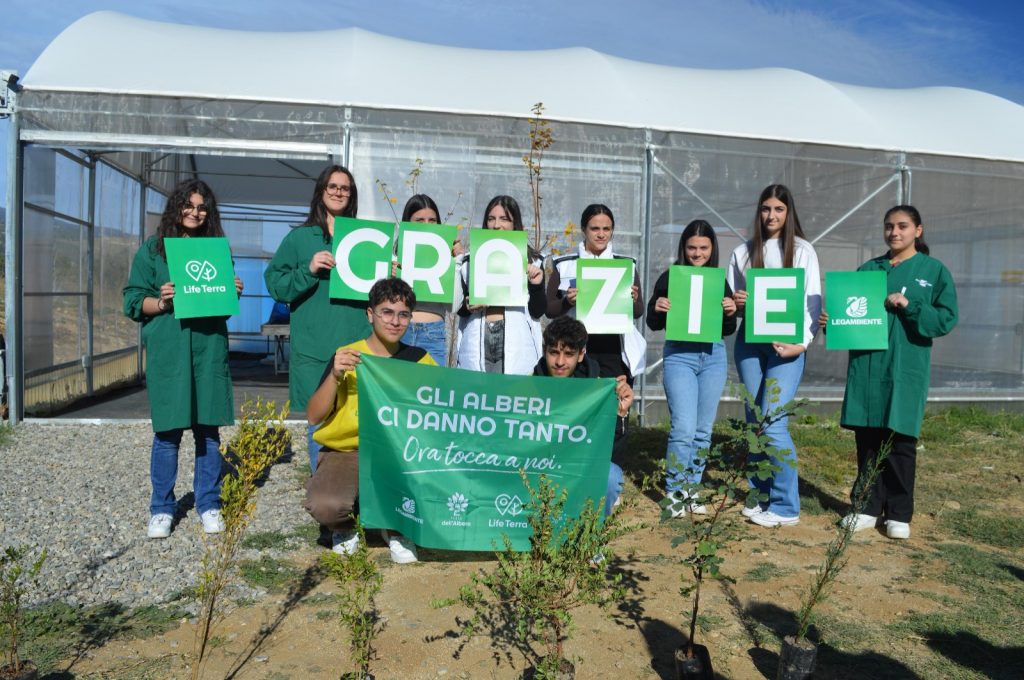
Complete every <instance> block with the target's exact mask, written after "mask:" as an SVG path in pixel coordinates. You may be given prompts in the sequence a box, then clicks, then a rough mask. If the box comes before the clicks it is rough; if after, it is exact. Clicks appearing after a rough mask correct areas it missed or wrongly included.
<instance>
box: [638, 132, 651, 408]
mask: <svg viewBox="0 0 1024 680" xmlns="http://www.w3.org/2000/svg"><path fill="white" fill-rule="evenodd" d="M644 134H645V138H646V139H645V144H644V174H643V187H644V216H643V231H642V232H641V233H642V234H643V238H641V239H640V244H641V248H642V251H641V256H642V257H643V266H644V277H643V284H644V290H645V291H646V292H647V294H648V295H650V294H651V290H650V278H651V249H650V243H651V229H652V224H653V221H654V218H653V212H654V162H655V158H654V145H653V143H652V141H651V131H650V130H645V131H644ZM639 391H640V406H639V407H638V408H637V416H638V419H639V422H640V425H641V426H643V425H646V416H647V371H646V370H645V371H644V372H643V374H641V375H640V390H639Z"/></svg>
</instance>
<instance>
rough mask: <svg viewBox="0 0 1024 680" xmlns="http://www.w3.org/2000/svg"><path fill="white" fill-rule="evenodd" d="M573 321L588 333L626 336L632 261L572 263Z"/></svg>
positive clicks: (629, 322) (630, 310) (630, 307)
mask: <svg viewBox="0 0 1024 680" xmlns="http://www.w3.org/2000/svg"><path fill="white" fill-rule="evenodd" d="M576 286H577V288H578V291H577V294H576V318H578V319H579V320H580V321H582V322H583V325H584V326H586V327H587V332H588V333H612V334H619V333H627V332H629V331H630V329H631V328H632V327H633V294H632V291H631V288H632V286H633V260H630V259H626V258H615V259H611V260H577V261H576Z"/></svg>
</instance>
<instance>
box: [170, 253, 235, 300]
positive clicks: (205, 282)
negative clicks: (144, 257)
mask: <svg viewBox="0 0 1024 680" xmlns="http://www.w3.org/2000/svg"><path fill="white" fill-rule="evenodd" d="M164 248H165V252H166V253H167V270H168V272H170V275H171V282H172V283H173V284H174V318H176V319H191V318H194V317H199V316H231V315H233V314H238V293H236V292H235V268H234V265H232V264H231V248H229V247H228V240H227V239H226V238H217V237H214V238H165V239H164Z"/></svg>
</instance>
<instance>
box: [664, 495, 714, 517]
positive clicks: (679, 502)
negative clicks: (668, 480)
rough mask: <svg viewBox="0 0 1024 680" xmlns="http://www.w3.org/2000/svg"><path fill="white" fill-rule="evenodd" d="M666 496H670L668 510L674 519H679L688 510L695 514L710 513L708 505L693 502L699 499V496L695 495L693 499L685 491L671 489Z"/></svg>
mask: <svg viewBox="0 0 1024 680" xmlns="http://www.w3.org/2000/svg"><path fill="white" fill-rule="evenodd" d="M665 497H666V498H668V499H669V501H670V503H669V505H668V510H669V514H670V515H671V517H672V519H679V518H680V517H685V516H686V513H688V512H691V513H693V514H694V515H706V514H708V509H707V507H705V506H704V505H702V504H701V503H694V502H692V501H695V500H697V497H696V496H694V497H693V498H692V499H691V498H690V496H689V494H687V493H686V492H685V491H669V492H668V493H667V494H666V495H665ZM687 500H690V501H691V502H690V503H687V502H686V501H687Z"/></svg>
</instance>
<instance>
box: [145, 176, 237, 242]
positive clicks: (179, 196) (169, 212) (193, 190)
mask: <svg viewBox="0 0 1024 680" xmlns="http://www.w3.org/2000/svg"><path fill="white" fill-rule="evenodd" d="M192 194H199V195H200V196H202V197H203V205H205V206H206V219H204V220H203V223H202V225H200V227H199V228H198V229H192V230H188V229H185V227H183V226H181V216H182V214H183V213H184V211H185V208H186V207H187V206H190V205H191V203H190V199H191V198H192ZM186 234H188V235H189V236H223V235H224V229H223V227H221V225H220V209H219V208H217V198H216V196H214V195H213V189H211V188H210V185H209V184H207V183H206V182H204V181H203V180H201V179H187V180H185V181H184V182H180V183H178V186H176V187H174V191H172V192H171V195H170V196H169V197H168V198H167V205H165V206H164V212H163V214H162V215H161V216H160V226H158V227H157V229H156V235H157V239H156V244H155V250H156V254H157V255H159V256H160V257H162V258H163V259H165V260H166V259H167V253H166V251H165V250H164V239H165V238H177V237H180V236H184V235H186Z"/></svg>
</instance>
